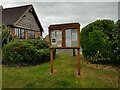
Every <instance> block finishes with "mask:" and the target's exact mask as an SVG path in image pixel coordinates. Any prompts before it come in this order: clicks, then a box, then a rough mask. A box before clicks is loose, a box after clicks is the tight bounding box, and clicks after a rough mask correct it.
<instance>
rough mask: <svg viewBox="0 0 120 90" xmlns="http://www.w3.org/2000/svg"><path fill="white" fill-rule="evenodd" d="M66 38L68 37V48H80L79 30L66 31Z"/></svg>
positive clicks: (66, 41) (66, 40)
mask: <svg viewBox="0 0 120 90" xmlns="http://www.w3.org/2000/svg"><path fill="white" fill-rule="evenodd" d="M65 36H66V37H65V45H66V47H77V46H78V30H77V29H66V30H65Z"/></svg>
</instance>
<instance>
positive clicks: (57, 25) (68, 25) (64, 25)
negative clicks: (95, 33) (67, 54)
mask: <svg viewBox="0 0 120 90" xmlns="http://www.w3.org/2000/svg"><path fill="white" fill-rule="evenodd" d="M78 25H79V26H80V24H79V23H78V22H75V23H63V24H52V25H50V26H49V27H48V28H49V29H52V28H53V29H54V28H58V29H60V28H63V27H71V26H78Z"/></svg>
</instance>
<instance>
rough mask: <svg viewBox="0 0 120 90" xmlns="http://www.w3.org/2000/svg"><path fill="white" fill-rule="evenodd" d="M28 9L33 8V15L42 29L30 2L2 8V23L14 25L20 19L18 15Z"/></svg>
mask: <svg viewBox="0 0 120 90" xmlns="http://www.w3.org/2000/svg"><path fill="white" fill-rule="evenodd" d="M30 9H32V10H33V15H34V17H35V19H36V22H37V23H38V26H39V27H40V29H41V30H42V31H43V28H42V26H41V23H40V21H39V19H38V17H37V14H36V12H35V10H34V8H33V5H31V4H30V5H24V6H18V7H12V8H5V9H3V10H2V18H3V19H2V23H3V25H14V24H15V23H16V22H17V21H18V20H19V19H20V17H22V16H23V15H24V14H25V12H27V11H28V10H30Z"/></svg>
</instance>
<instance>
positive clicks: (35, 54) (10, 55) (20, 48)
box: [2, 40, 55, 66]
mask: <svg viewBox="0 0 120 90" xmlns="http://www.w3.org/2000/svg"><path fill="white" fill-rule="evenodd" d="M53 53H54V56H55V50H54V52H53ZM2 55H3V64H7V65H9V66H27V65H37V64H40V63H43V62H46V61H49V60H50V50H49V48H48V44H47V42H46V41H43V40H16V41H12V42H10V43H8V44H7V45H5V46H4V47H3V54H2ZM54 58H55V57H54Z"/></svg>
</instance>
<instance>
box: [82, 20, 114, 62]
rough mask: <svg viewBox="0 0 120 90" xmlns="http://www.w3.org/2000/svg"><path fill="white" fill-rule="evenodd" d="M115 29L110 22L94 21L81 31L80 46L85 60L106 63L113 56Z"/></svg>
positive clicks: (112, 22)
mask: <svg viewBox="0 0 120 90" xmlns="http://www.w3.org/2000/svg"><path fill="white" fill-rule="evenodd" d="M114 29H115V24H114V21H112V20H106V19H104V20H96V21H94V22H93V23H90V24H88V25H87V26H85V27H84V28H83V29H82V31H81V46H82V50H83V51H82V52H83V55H84V57H85V58H87V59H89V60H91V61H92V62H102V63H103V62H104V63H106V62H107V63H108V62H109V61H111V58H112V57H114V54H113V52H112V51H113V49H112V47H113V44H112V40H113V31H114Z"/></svg>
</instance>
